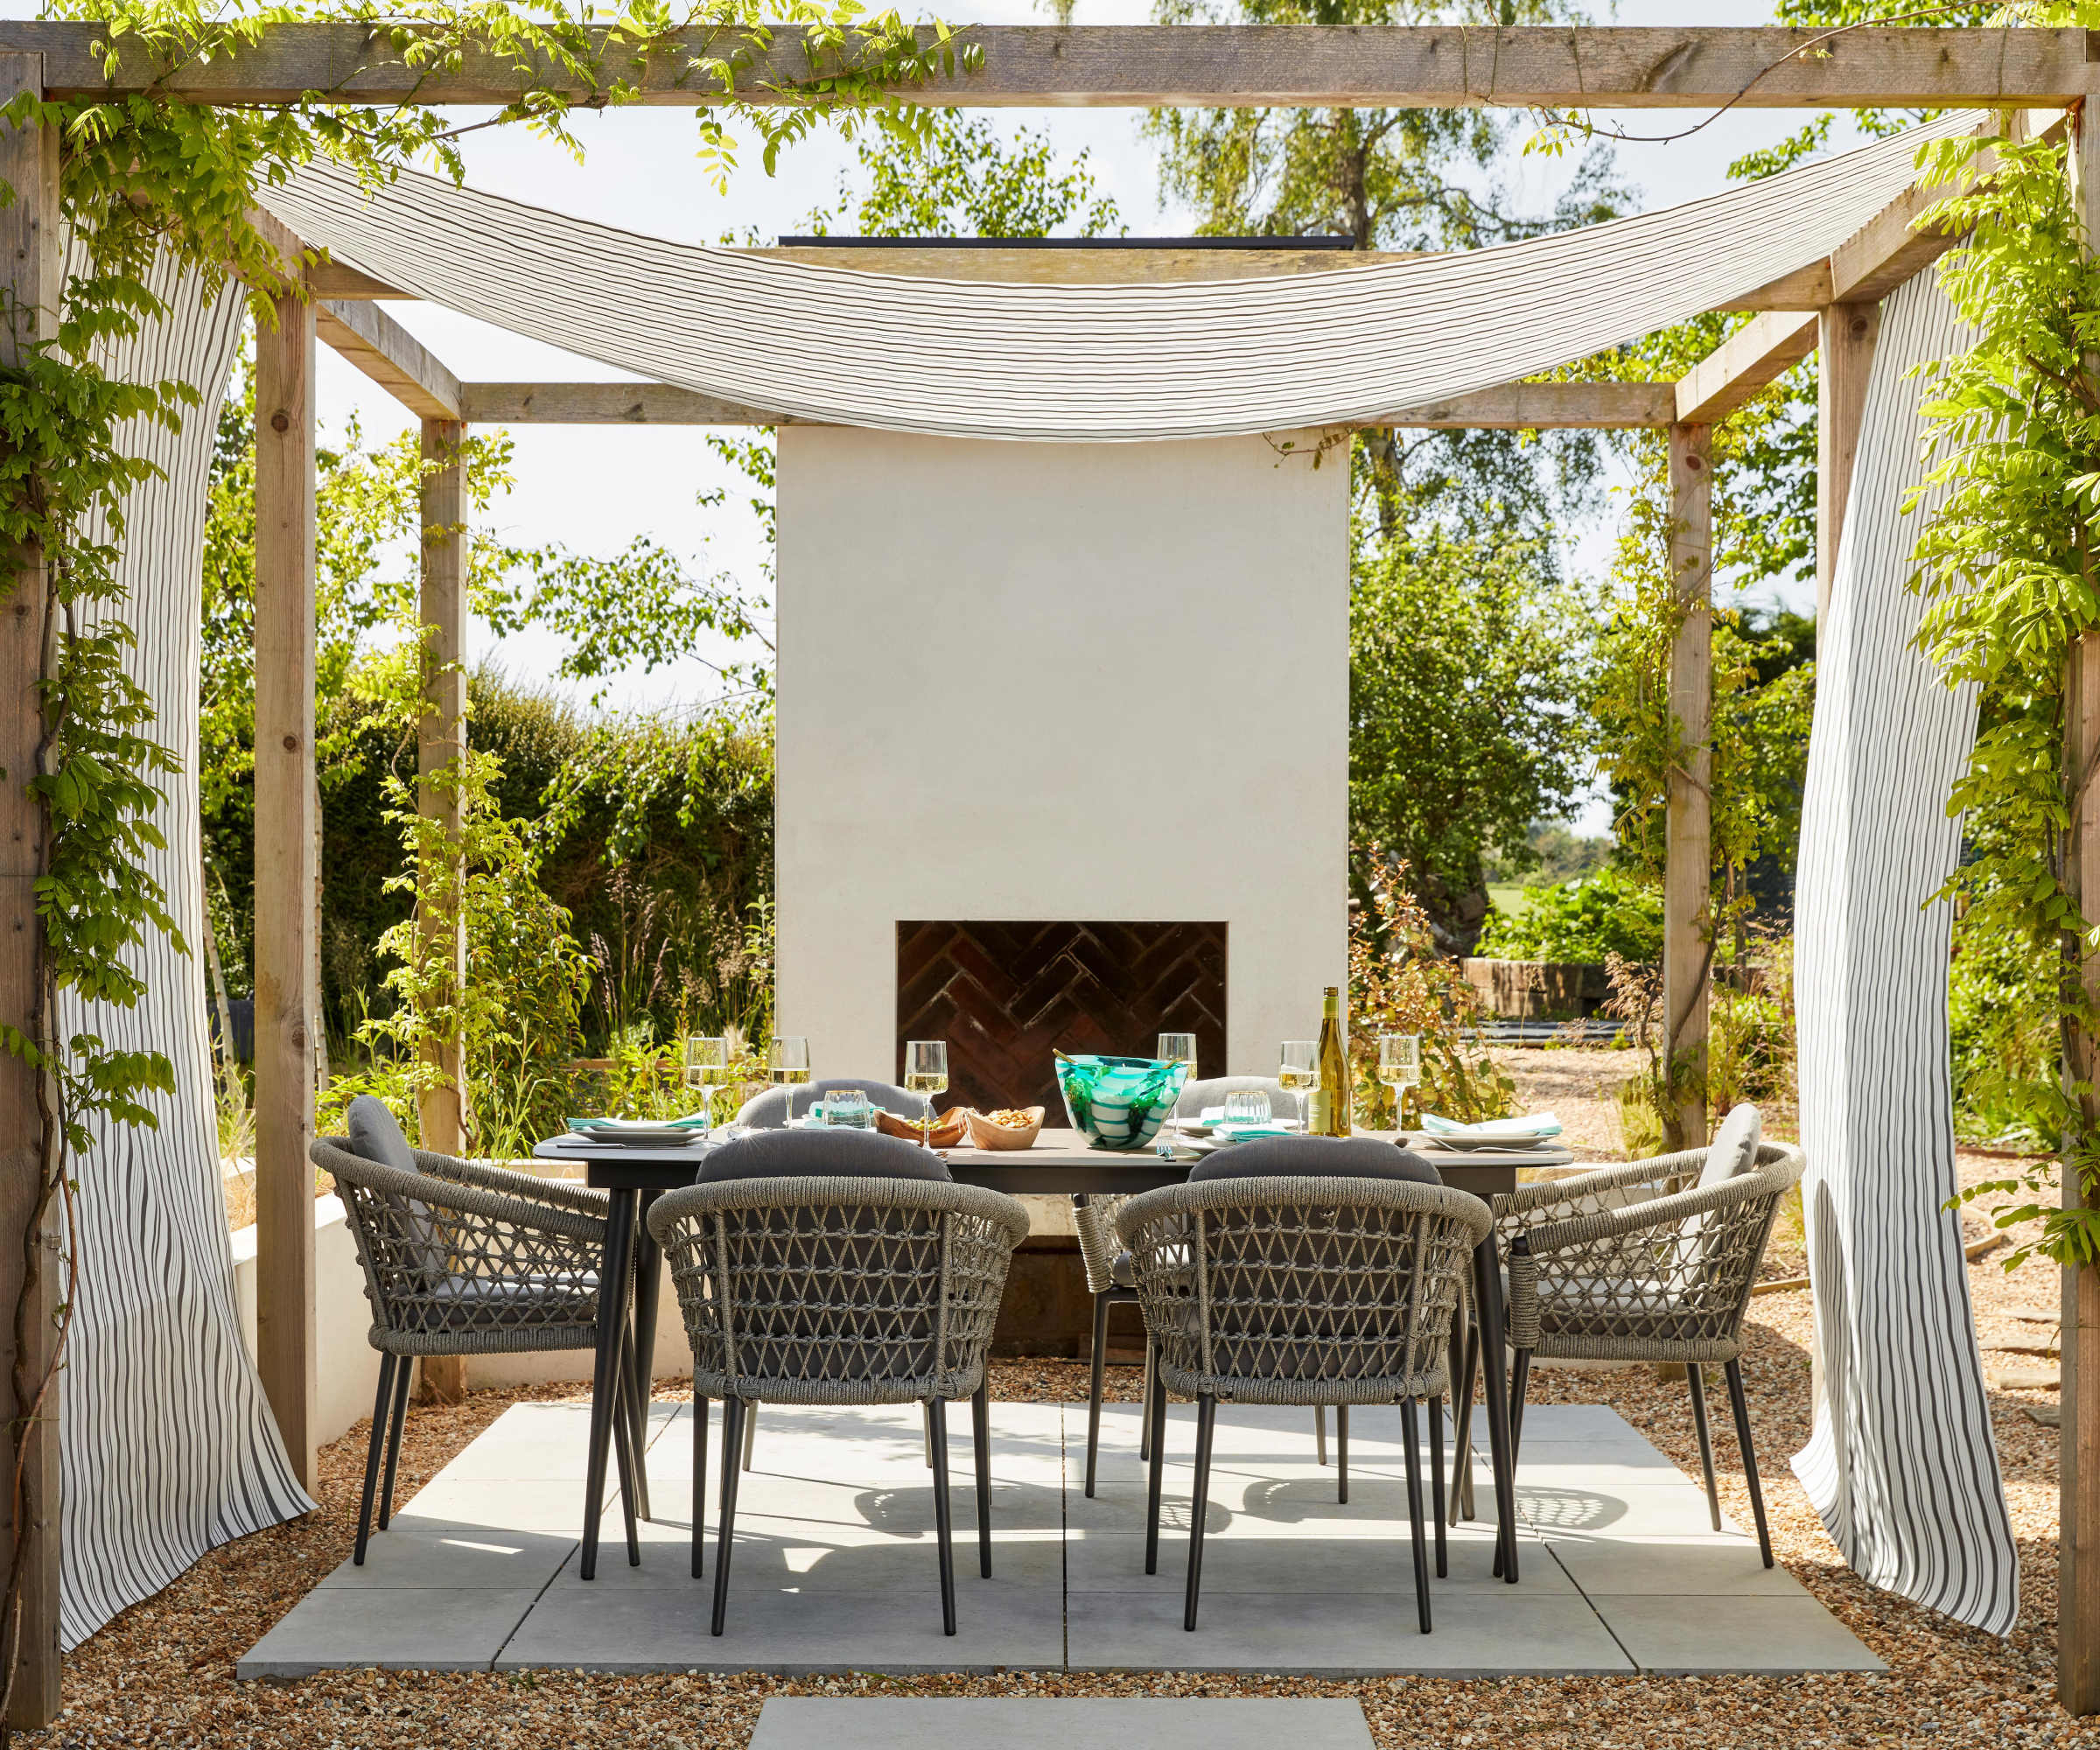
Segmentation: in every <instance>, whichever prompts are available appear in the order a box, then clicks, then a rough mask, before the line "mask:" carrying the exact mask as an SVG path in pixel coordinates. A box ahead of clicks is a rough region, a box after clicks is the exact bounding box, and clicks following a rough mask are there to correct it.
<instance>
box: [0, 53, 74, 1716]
mask: <svg viewBox="0 0 2100 1750" xmlns="http://www.w3.org/2000/svg"><path fill="white" fill-rule="evenodd" d="M43 82H44V68H43V63H42V61H41V59H39V58H38V56H35V55H20V54H0V104H4V103H8V102H12V101H13V100H14V99H16V98H17V97H18V96H21V95H23V94H25V93H31V94H34V93H36V92H38V91H39V90H40V89H41V88H42V86H43ZM0 184H5V185H6V186H8V187H10V188H11V189H12V190H13V191H14V199H13V200H12V202H11V204H10V205H9V206H7V207H0V275H4V281H0V283H6V284H8V285H9V286H10V287H11V291H12V294H13V296H12V298H11V300H10V304H9V308H10V311H11V316H12V319H11V321H8V322H4V323H0V366H5V367H8V368H10V369H12V368H14V367H18V365H20V364H21V363H22V362H23V361H24V349H25V347H26V346H29V345H31V344H32V343H34V342H36V341H39V340H48V339H52V337H53V336H54V335H55V334H56V333H57V332H58V314H59V287H60V284H61V283H62V278H63V268H64V263H63V261H62V250H61V248H60V244H59V137H58V134H57V132H56V130H52V129H50V128H34V129H14V128H0ZM7 577H8V583H7V588H8V594H9V606H10V609H11V611H10V612H9V613H5V614H0V770H4V772H5V774H6V781H4V782H0V926H4V928H0V1015H4V1016H5V1017H6V1019H7V1020H8V1021H9V1022H10V1023H11V1024H12V1025H13V1026H17V1027H19V1028H20V1029H21V1030H22V1031H23V1032H24V1033H26V1034H27V1035H28V1036H29V1037H30V1038H31V1039H32V1040H43V1039H45V1038H47V1037H48V1036H49V1028H48V1026H46V1023H45V1015H44V1003H43V945H44V924H43V920H42V919H41V918H39V917H38V914H37V879H38V877H39V876H40V875H42V874H44V873H45V867H44V864H45V837H44V814H43V809H42V808H41V807H40V806H39V804H38V802H36V800H35V799H34V798H33V797H32V796H31V795H30V793H29V788H28V782H29V779H30V777H31V775H32V774H34V773H35V772H36V770H37V749H38V744H39V742H40V741H41V739H42V737H43V718H42V713H41V711H40V710H39V708H38V697H39V695H38V681H39V680H40V678H41V676H42V674H43V667H44V640H45V619H46V609H45V568H44V556H43V553H42V551H41V549H37V548H31V549H26V550H24V551H22V552H19V553H18V554H16V555H14V556H11V560H10V563H9V566H8V570H7ZM40 1080H41V1077H40V1075H39V1074H38V1072H37V1071H36V1070H34V1069H31V1068H29V1067H28V1066H27V1065H25V1064H24V1063H23V1062H22V1061H21V1060H20V1059H18V1058H17V1057H15V1056H13V1055H11V1054H9V1055H4V1056H0V1350H4V1358H5V1364H6V1366H5V1374H6V1381H7V1383H6V1384H5V1385H4V1386H0V1390H4V1391H5V1393H6V1395H5V1397H4V1398H0V1401H4V1402H6V1403H9V1404H12V1405H13V1406H14V1408H13V1410H12V1411H11V1415H12V1416H16V1417H18V1416H21V1415H24V1414H25V1413H26V1411H27V1407H28V1406H27V1404H26V1403H25V1401H24V1398H23V1396H18V1393H17V1391H16V1390H14V1389H13V1388H12V1383H13V1381H14V1380H15V1379H16V1377H17V1376H18V1372H19V1376H20V1377H21V1379H22V1380H23V1381H24V1382H25V1388H26V1390H25V1395H26V1397H29V1398H33V1397H34V1396H35V1392H36V1389H37V1386H38V1384H40V1383H41V1382H42V1381H43V1380H44V1379H45V1377H46V1376H48V1374H49V1373H50V1370H51V1367H52V1361H53V1359H54V1355H53V1349H54V1347H55V1342H56V1339H57V1336H58V1332H57V1329H56V1327H55V1320H56V1317H57V1313H58V1307H59V1302H60V1301H62V1300H63V1299H65V1298H66V1297H65V1293H64V1288H65V1282H64V1270H65V1264H64V1244H65V1235H64V1232H63V1222H62V1221H61V1219H60V1215H61V1211H60V1208H59V1203H58V1201H57V1200H56V1199H52V1200H51V1201H49V1202H48V1203H46V1204H45V1210H44V1214H43V1216H42V1219H41V1221H40V1222H39V1221H38V1202H39V1201H40V1200H39V1187H41V1185H42V1183H43V1181H44V1175H45V1159H44V1147H43V1144H44V1133H43V1126H42V1124H41V1123H40V1122H39V1120H38V1093H39V1092H40V1091H41V1090H40V1089H39V1088H38V1082H39V1081H40ZM26 1257H36V1258H37V1259H38V1271H37V1280H36V1284H35V1286H34V1287H33V1288H32V1289H31V1291H30V1292H29V1294H28V1297H27V1306H26V1310H25V1313H24V1315H23V1319H22V1330H23V1336H24V1342H23V1344H22V1346H21V1348H19V1349H18V1348H17V1345H16V1341H15V1330H16V1318H17V1313H16V1308H17V1306H18V1305H20V1304H21V1303H22V1302H23V1299H24V1292H23V1291H24V1279H25V1258H26ZM64 1379H65V1376H64V1375H63V1374H62V1373H61V1374H60V1375H59V1377H58V1378H57V1379H55V1380H53V1381H52V1384H51V1388H50V1391H49V1395H48V1396H47V1397H45V1401H44V1403H43V1404H42V1406H41V1408H40V1410H39V1411H38V1419H37V1420H36V1421H35V1422H34V1423H33V1424H31V1425H30V1428H29V1432H28V1435H27V1439H26V1445H25V1449H24V1452H23V1459H24V1465H23V1471H22V1486H23V1512H22V1518H21V1521H20V1523H16V1522H15V1521H14V1518H13V1512H12V1508H11V1505H10V1504H9V1501H10V1497H9V1495H8V1494H7V1493H4V1492H0V1518H4V1521H5V1523H4V1537H0V1572H4V1571H5V1570H6V1569H7V1568H8V1567H10V1566H11V1565H12V1564H13V1563H14V1562H15V1560H16V1559H17V1554H16V1552H17V1550H18V1547H19V1548H20V1549H21V1551H22V1554H23V1558H24V1565H25V1573H24V1577H23V1587H22V1607H21V1616H20V1630H19V1635H20V1639H19V1644H18V1646H17V1647H16V1649H15V1654H14V1673H13V1675H14V1693H13V1696H12V1698H11V1700H10V1704H9V1710H8V1718H7V1724H8V1725H9V1726H13V1727H17V1728H19V1729H22V1730H25V1731H30V1730H34V1729H36V1728H38V1727H40V1726H48V1725H49V1724H51V1722H52V1720H54V1719H57V1718H58V1713H59V1418H60V1415H61V1413H62V1411H63V1404H64V1398H65V1395H66V1394H65V1390H64ZM4 1450H5V1451H6V1453H7V1455H8V1462H9V1464H10V1465H12V1463H13V1461H14V1449H13V1445H12V1442H9V1443H7V1444H6V1446H4ZM18 1540H19V1544H18ZM0 1626H4V1625H0Z"/></svg>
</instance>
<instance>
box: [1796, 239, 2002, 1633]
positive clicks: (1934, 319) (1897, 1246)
mask: <svg viewBox="0 0 2100 1750" xmlns="http://www.w3.org/2000/svg"><path fill="white" fill-rule="evenodd" d="M1970 344H1971V341H1970V338H1969V334H1968V332H1967V331H1966V329H1965V328H1964V326H1963V325H1962V323H1961V320H1960V318H1958V317H1957V314H1956V312H1955V310H1954V307H1953V305H1952V304H1950V303H1949V302H1948V300H1947V298H1946V297H1945V295H1944V294H1943V292H1942V291H1941V290H1940V289H1939V286H1938V284H1937V282H1936V278H1935V276H1933V275H1932V274H1930V273H1922V274H1919V275H1917V276H1915V277H1914V278H1913V279H1911V280H1909V281H1908V283H1905V284H1904V285H1902V286H1901V287H1900V288H1898V290H1896V291H1895V292H1894V293H1893V294H1892V295H1891V296H1890V297H1888V299H1887V301H1886V302H1885V303H1884V304H1883V305H1882V311H1881V334H1880V343H1879V345H1878V346H1877V348H1876V351H1875V353H1874V361H1873V372H1872V374H1871V376H1870V378H1869V382H1868V388H1867V397H1866V417H1865V420H1864V422H1863V426H1862V432H1861V437H1860V443H1859V451H1858V452H1857V459H1856V460H1855V462H1854V464H1853V469H1852V498H1851V503H1850V508H1849V510H1848V512H1847V514H1846V520H1845V533H1844V536H1843V539H1842V541H1841V542H1840V544H1839V547H1838V563H1837V570H1836V577H1835V580H1834V583H1833V585H1832V590H1831V606H1830V610H1829V613H1828V618H1827V623H1826V624H1825V625H1824V626H1823V627H1820V628H1819V630H1818V634H1817V686H1816V720H1815V727H1814V732H1813V734H1812V737H1811V739H1810V743H1809V772H1808V787H1807V795H1806V797H1805V801H1804V806H1803V813H1802V826H1801V858H1800V872H1799V878H1798V887H1797V892H1796V915H1795V968H1796V972H1795V981H1796V982H1795V999H1796V1008H1797V1011H1798V1014H1799V1026H1800V1061H1801V1131H1802V1143H1803V1148H1804V1149H1805V1151H1806V1152H1807V1155H1808V1161H1809V1167H1808V1174H1807V1177H1806V1178H1805V1180H1803V1198H1804V1200H1805V1208H1806V1214H1807V1220H1808V1239H1809V1269H1810V1279H1811V1281H1812V1283H1813V1285H1814V1293H1815V1299H1816V1332H1817V1353H1816V1423H1815V1430H1814V1432H1813V1434H1812V1436H1811V1438H1810V1442H1809V1444H1808V1446H1807V1447H1806V1448H1805V1449H1803V1451H1802V1452H1801V1453H1799V1454H1798V1455H1796V1458H1795V1460H1794V1469H1795V1472H1796V1474H1797V1475H1798V1476H1799V1477H1800V1479H1801V1481H1802V1484H1803V1488H1806V1489H1807V1491H1808V1493H1809V1497H1810V1500H1811V1501H1813V1502H1815V1504H1816V1508H1817V1511H1818V1512H1819V1513H1820V1514H1821V1515H1822V1516H1823V1520H1824V1525H1825V1526H1827V1527H1828V1528H1829V1530H1830V1534H1831V1538H1832V1539H1833V1540H1834V1541H1835V1542H1836V1543H1837V1544H1838V1548H1839V1549H1840V1550H1842V1551H1844V1552H1845V1559H1846V1561H1848V1562H1849V1563H1851V1565H1852V1567H1853V1568H1854V1569H1855V1570H1857V1571H1858V1572H1859V1574H1860V1575H1861V1576H1862V1577H1863V1578H1865V1579H1867V1580H1868V1581H1870V1582H1871V1583H1872V1584H1873V1585H1875V1586H1882V1587H1885V1588H1887V1590H1889V1591H1891V1592H1894V1593H1901V1595H1902V1596H1904V1597H1906V1598H1909V1599H1914V1600H1916V1601H1917V1602H1918V1603H1920V1604H1923V1605H1927V1606H1929V1607H1931V1608H1933V1609H1935V1610H1939V1611H1944V1612H1945V1613H1946V1614H1949V1615H1950V1616H1953V1617H1955V1618H1957V1620H1959V1621H1963V1622H1967V1623H1971V1624H1974V1625H1975V1626H1976V1627H1978V1628H1985V1629H1988V1630H1990V1631H1991V1632H1992V1633H1993V1634H1998V1635H2003V1634H2005V1633H2007V1632H2008V1631H2009V1630H2010V1629H2011V1628H2012V1622H2013V1619H2014V1616H2015V1614H2016V1613H2017V1611H2018V1608H2019V1553H2018V1551H2017V1548H2016V1546H2015V1545H2014V1543H2013V1540H2012V1522H2011V1519H2010V1517H2009V1516H2008V1514H2007V1511H2006V1508H2005V1485H2004V1481H2003V1479H2002V1477H2001V1476H2000V1474H1999V1471H1998V1450H1997V1447H1996V1446H1995V1444H1994V1443H1993V1440H1992V1438H1991V1417H1990V1412H1989V1409H1988V1407H1987V1405H1986V1403H1985V1396H1984V1382H1983V1368H1982V1359H1981V1356H1980V1355H1979V1354H1978V1348H1977V1341H1976V1331H1975V1325H1974V1322H1973V1319H1972V1315H1971V1309H1970V1304H1969V1278H1968V1272H1967V1270H1966V1267H1965V1264H1964V1259H1963V1256H1962V1235H1961V1227H1960V1223H1959V1221H1958V1219H1957V1216H1955V1215H1952V1214H1951V1213H1950V1212H1949V1211H1948V1210H1947V1209H1946V1208H1945V1207H1944V1206H1945V1203H1946V1201H1947V1200H1948V1198H1950V1196H1952V1195H1953V1194H1954V1189H1955V1166H1954V1108H1953V1099H1952V1093H1951V1086H1950V1061H1949V1041H1948V1022H1947V964H1948V949H1949V936H1950V928H1951V915H1950V909H1949V907H1947V906H1946V905H1945V904H1944V903H1943V902H1939V903H1934V904H1931V905H1927V904H1926V903H1925V901H1926V900H1927V899H1928V898H1929V896H1930V895H1931V894H1932V893H1934V892H1935V891H1936V889H1937V888H1938V887H1939V886H1940V884H1941V882H1942V881H1943V880H1944V879H1946V877H1947V875H1948V873H1949V872H1950V871H1951V870H1952V869H1953V868H1954V866H1955V865H1956V863H1957V860H1958V858H1959V857H1960V853H1961V825H1960V823H1959V822H1958V821H1954V820H1950V819H1949V818H1948V816H1947V811H1946V802H1947V796H1948V794H1949V790H1950V786H1951V785H1952V783H1953V781H1954V780H1955V778H1956V776H1957V774H1959V773H1960V772H1961V770H1962V769H1963V767H1964V765H1965V764H1966V762H1967V760H1968V756H1969V752H1970V748H1971V744H1972V743H1973V741H1974V739H1975V734H1976V695H1975V692H1974V690H1973V689H1970V688H1964V689H1960V690H1951V689H1950V688H1948V687H1947V686H1946V685H1945V684H1944V683H1943V682H1942V681H1941V680H1940V679H1939V677H1938V676H1937V675H1936V673H1935V671H1934V669H1933V666H1932V664H1931V662H1929V660H1928V659H1927V658H1926V657H1925V656H1923V655H1921V654H1920V653H1919V652H1918V651H1917V650H1915V648H1912V644H1911V640H1912V638H1913V637H1914V636H1915V634H1916V632H1917V629H1918V625H1919V621H1920V619H1921V616H1922V613H1923V607H1924V605H1923V603H1922V600H1921V598H1919V597H1918V596H1916V595H1915V594H1914V593H1912V592H1911V591H1909V590H1908V589H1907V588H1906V587H1905V582H1906V579H1907V578H1908V577H1909V575H1910V573H1911V569H1912V568H1911V564H1910V552H1911V549H1912V547H1913V545H1914V544H1915V541H1916V539H1917V531H1918V528H1919V525H1920V521H1921V519H1922V517H1923V516H1926V515H1929V514H1931V511H1932V509H1933V507H1935V506H1936V504H1937V503H1938V502H1940V501H1942V500H1943V497H1944V494H1943V493H1942V492H1939V491H1937V490H1936V491H1935V492H1933V493H1929V494H1928V495H1927V497H1926V500H1925V501H1924V503H1923V504H1922V505H1921V507H1919V509H1918V511H1917V512H1915V513H1914V514H1912V515H1909V516H1905V515H1902V514H1901V511H1900V507H1901V504H1902V502H1903V500H1904V498H1905V496H1906V495H1907V494H1908V493H1909V492H1910V491H1911V489H1912V488H1914V487H1915V486H1916V485H1917V484H1918V483H1919V481H1920V479H1922V472H1923V468H1922V463H1921V461H1920V458H1919V436H1920V430H1921V422H1920V417H1919V406H1920V402H1922V399H1923V398H1924V396H1925V395H1926V394H1927V392H1928V391H1927V385H1926V383H1925V382H1923V381H1921V380H1920V379H1918V378H1916V377H1913V376H1909V375H1908V374H1907V373H1908V370H1909V368H1910V367H1912V366H1913V365H1915V364H1917V363H1919V362H1920V361H1922V360H1930V359H1938V358H1944V357H1947V356H1949V355H1950V354H1953V353H1958V352H1961V351H1963V350H1964V349H1965V348H1966V347H1967V346H1969V345H1970Z"/></svg>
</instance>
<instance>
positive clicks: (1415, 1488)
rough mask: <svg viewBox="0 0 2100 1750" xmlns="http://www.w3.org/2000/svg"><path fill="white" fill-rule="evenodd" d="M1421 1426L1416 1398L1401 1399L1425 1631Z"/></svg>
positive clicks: (1417, 1600) (1426, 1569) (1426, 1600)
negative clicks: (1417, 1416) (1419, 1426)
mask: <svg viewBox="0 0 2100 1750" xmlns="http://www.w3.org/2000/svg"><path fill="white" fill-rule="evenodd" d="M1421 1432H1422V1431H1421V1429H1420V1428H1418V1426H1417V1425H1416V1418H1415V1400H1414V1399H1413V1398H1411V1397H1404V1398H1402V1399H1401V1400H1400V1434H1401V1439H1402V1440H1403V1441H1404V1444H1405V1445H1406V1447H1407V1517H1408V1522H1409V1524H1410V1526H1411V1529H1412V1530H1413V1532H1414V1544H1415V1607H1416V1614H1418V1616H1419V1617H1420V1618H1421V1621H1422V1632H1423V1633H1424V1634H1425V1635H1426V1634H1428V1633H1429V1552H1428V1550H1427V1549H1426V1547H1425V1544H1424V1540H1423V1537H1422V1449H1421V1441H1420V1436H1421Z"/></svg>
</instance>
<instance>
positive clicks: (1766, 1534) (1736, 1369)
mask: <svg viewBox="0 0 2100 1750" xmlns="http://www.w3.org/2000/svg"><path fill="white" fill-rule="evenodd" d="M1728 1404H1729V1407H1730V1408H1731V1409H1733V1411H1735V1444H1736V1445H1737V1446H1739V1447H1740V1448H1741V1449H1742V1454H1743V1481H1745V1482H1747V1483H1748V1484H1749V1485H1750V1511H1751V1512H1752V1514H1754V1516H1756V1519H1757V1552H1758V1554H1759V1555H1761V1556H1762V1557H1763V1558H1765V1565H1766V1566H1767V1567H1770V1566H1771V1565H1772V1528H1771V1527H1770V1526H1769V1525H1768V1524H1767V1523H1765V1488H1764V1485H1763V1484H1762V1483H1761V1482H1760V1481H1758V1478H1757V1449H1756V1447H1755V1446H1753V1445H1752V1444H1751V1440H1750V1400H1749V1399H1748V1398H1747V1397H1745V1396H1744V1395H1743V1364H1742V1362H1741V1361H1740V1359H1739V1360H1736V1361H1732V1362H1729V1363H1728Z"/></svg>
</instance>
